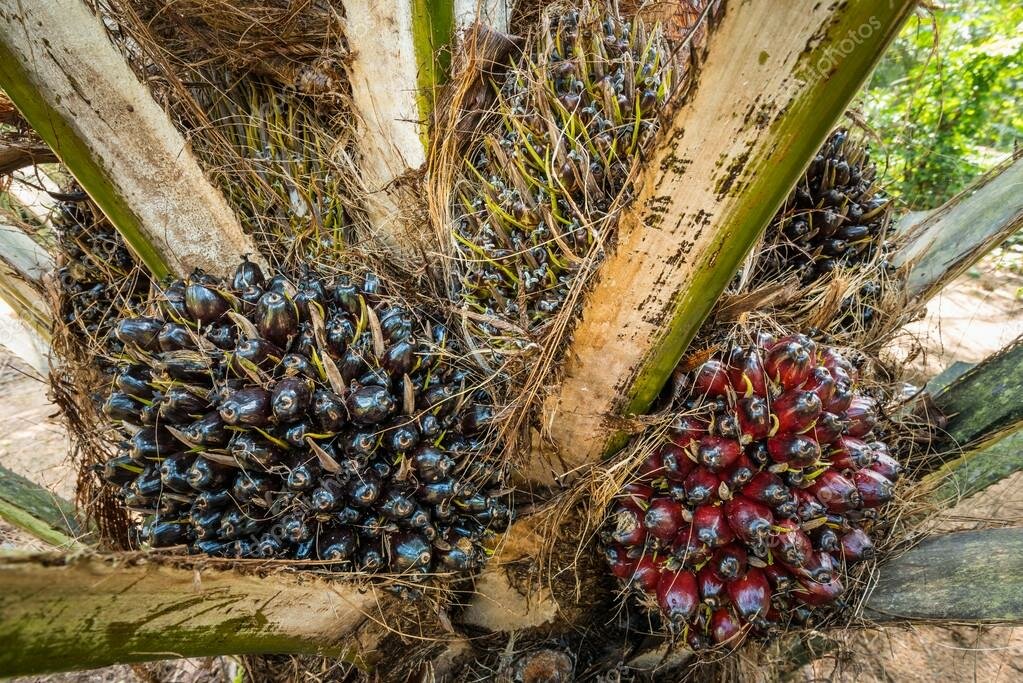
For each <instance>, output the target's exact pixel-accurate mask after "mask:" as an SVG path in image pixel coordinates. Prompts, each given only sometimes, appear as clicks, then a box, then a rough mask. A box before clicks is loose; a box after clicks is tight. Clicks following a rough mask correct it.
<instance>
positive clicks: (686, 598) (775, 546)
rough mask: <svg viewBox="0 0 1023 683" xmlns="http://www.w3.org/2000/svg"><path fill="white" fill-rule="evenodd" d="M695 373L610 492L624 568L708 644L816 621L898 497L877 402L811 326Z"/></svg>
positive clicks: (655, 603)
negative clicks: (631, 474) (882, 511)
mask: <svg viewBox="0 0 1023 683" xmlns="http://www.w3.org/2000/svg"><path fill="white" fill-rule="evenodd" d="M687 369H688V368H687ZM682 374H683V373H681V372H679V373H676V376H677V377H681V376H682ZM685 376H686V377H687V378H688V379H684V380H680V382H679V384H678V387H676V388H680V389H681V392H680V393H678V392H676V393H674V394H673V396H674V398H673V399H672V400H673V401H676V402H677V404H673V405H672V406H671V408H672V409H676V410H678V411H679V412H680V414H679V416H678V417H677V419H675V420H674V421H673V422H672V423H671V425H670V427H669V429H668V430H667V432H666V434H665V435H664V436H663V437H662V440H661V442H660V443H659V444H655V445H654V446H653V447H652V448H651V450H650V452H649V453H647V454H646V455H645V456H643V457H642V458H640V462H639V464H638V466H637V469H636V478H635V479H633V480H632V481H629V482H628V483H627V484H626V485H625V487H624V488H623V490H622V491H621V492H620V493H619V495H617V496H616V497H615V498H614V501H613V502H612V504H611V506H610V510H609V512H608V518H607V521H606V523H605V525H604V527H603V530H602V532H601V536H602V539H603V541H604V543H605V557H606V558H607V561H608V564H609V565H610V569H611V573H612V574H613V575H614V576H615V577H616V578H617V579H618V580H619V581H620V582H621V583H622V585H623V586H625V587H627V588H628V589H629V591H631V592H632V593H635V594H638V597H639V598H640V600H639V603H640V604H641V605H644V606H646V608H647V609H649V610H651V611H652V612H654V613H656V614H658V615H659V616H660V618H661V619H662V620H663V622H664V623H665V624H666V625H667V626H668V628H669V630H671V631H672V632H674V633H680V634H681V633H685V634H687V636H688V637H689V638H690V641H691V644H692V643H696V644H698V645H700V646H701V647H702V646H706V645H708V644H710V643H723V642H726V641H727V642H728V643H729V644H730V645H734V644H736V643H737V642H738V641H739V640H740V639H741V638H742V637H745V635H747V634H753V635H754V636H758V637H767V636H769V635H770V634H771V633H773V632H774V631H775V630H777V629H778V628H781V627H784V626H785V625H787V624H789V623H793V624H803V623H805V622H806V619H808V618H810V615H812V609H813V608H817V607H821V606H825V605H829V604H834V603H835V602H836V601H837V600H839V598H840V597H841V595H842V592H843V584H844V583H845V576H844V572H845V571H846V568H847V567H848V566H849V565H851V564H853V563H856V562H860V561H863V560H865V559H868V558H870V557H871V556H872V555H873V552H874V545H873V543H872V541H871V538H870V534H869V525H870V524H872V523H873V522H872V521H871V514H873V513H874V512H875V510H874V508H879V507H881V506H884V505H885V504H886V503H888V502H889V501H891V500H892V498H893V496H894V481H895V479H896V478H897V476H898V473H899V469H900V468H899V465H898V462H897V461H896V460H895V459H894V458H892V457H891V454H890V453H889V451H888V448H887V447H886V446H885V444H884V443H883V442H881V441H879V440H877V435H876V434H875V433H874V430H875V428H876V426H877V424H878V422H879V417H878V415H879V408H878V405H877V403H876V401H875V400H874V399H872V398H871V397H869V396H867V395H865V394H864V393H862V392H861V390H860V386H859V384H858V373H857V371H856V369H855V368H854V366H853V365H852V364H851V363H849V362H847V361H846V359H845V358H844V357H843V356H842V354H841V353H839V352H838V351H837V350H835V349H832V348H827V347H822V346H818V345H817V344H816V343H815V342H813V341H812V340H810V339H808V338H807V337H804V336H802V335H792V336H789V337H785V338H782V339H777V340H776V339H774V338H772V337H768V336H762V337H759V338H758V339H757V340H756V341H755V342H753V343H750V344H749V345H747V346H737V347H735V348H732V349H730V350H728V351H727V352H725V353H718V354H716V355H715V356H713V357H711V358H709V359H707V360H706V361H704V362H703V363H702V364H701V365H700V366H699V367H697V368H692V371H691V372H687V373H685ZM751 403H755V404H756V410H753V409H752V408H751ZM761 412H762V413H763V414H762V415H761V414H760V413H761ZM752 416H755V419H754V417H752ZM868 513H869V514H868ZM700 603H702V604H703V605H705V607H703V608H700V609H697V608H696V606H697V605H699V604H700Z"/></svg>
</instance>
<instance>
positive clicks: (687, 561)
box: [671, 525, 711, 567]
mask: <svg viewBox="0 0 1023 683" xmlns="http://www.w3.org/2000/svg"><path fill="white" fill-rule="evenodd" d="M671 554H672V557H674V558H675V559H676V560H678V562H679V563H680V564H681V565H682V566H683V567H695V566H696V565H699V564H701V563H703V562H706V561H707V560H708V559H709V558H710V554H711V549H710V547H709V546H708V545H707V544H706V543H704V542H703V541H701V540H700V539H699V538H698V537H697V536H696V532H695V531H694V530H693V527H692V526H691V525H690V526H684V527H682V528H681V529H679V532H678V534H677V535H676V536H675V542H674V543H673V544H672V546H671Z"/></svg>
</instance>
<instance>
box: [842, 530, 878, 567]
mask: <svg viewBox="0 0 1023 683" xmlns="http://www.w3.org/2000/svg"><path fill="white" fill-rule="evenodd" d="M841 553H842V559H844V560H845V561H846V562H848V563H850V564H853V563H855V562H862V561H863V560H867V559H870V558H871V557H873V556H874V542H873V541H871V540H870V536H868V535H867V532H866V531H864V530H863V529H852V530H850V531H847V532H846V533H845V534H843V535H842V538H841Z"/></svg>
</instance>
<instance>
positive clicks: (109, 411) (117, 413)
mask: <svg viewBox="0 0 1023 683" xmlns="http://www.w3.org/2000/svg"><path fill="white" fill-rule="evenodd" d="M141 412H142V404H141V403H139V402H138V401H136V400H135V399H134V398H132V397H131V396H129V395H128V394H123V393H121V392H119V391H115V392H113V393H112V394H110V395H109V396H108V397H107V400H106V401H105V402H104V403H103V414H104V415H106V416H107V417H108V418H110V419H111V420H125V421H127V422H134V423H136V424H137V423H138V422H139V420H140V415H141Z"/></svg>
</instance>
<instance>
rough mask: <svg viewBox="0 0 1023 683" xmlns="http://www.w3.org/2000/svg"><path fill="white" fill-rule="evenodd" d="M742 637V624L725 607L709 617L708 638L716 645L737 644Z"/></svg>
mask: <svg viewBox="0 0 1023 683" xmlns="http://www.w3.org/2000/svg"><path fill="white" fill-rule="evenodd" d="M741 636H742V622H740V621H739V620H738V619H737V618H736V617H735V615H734V614H732V611H731V610H730V609H728V608H727V607H721V608H718V609H716V610H714V612H713V614H711V615H710V637H711V640H713V641H714V642H715V643H716V644H718V645H721V644H722V643H731V642H738V641H739V638H740V637H741Z"/></svg>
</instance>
